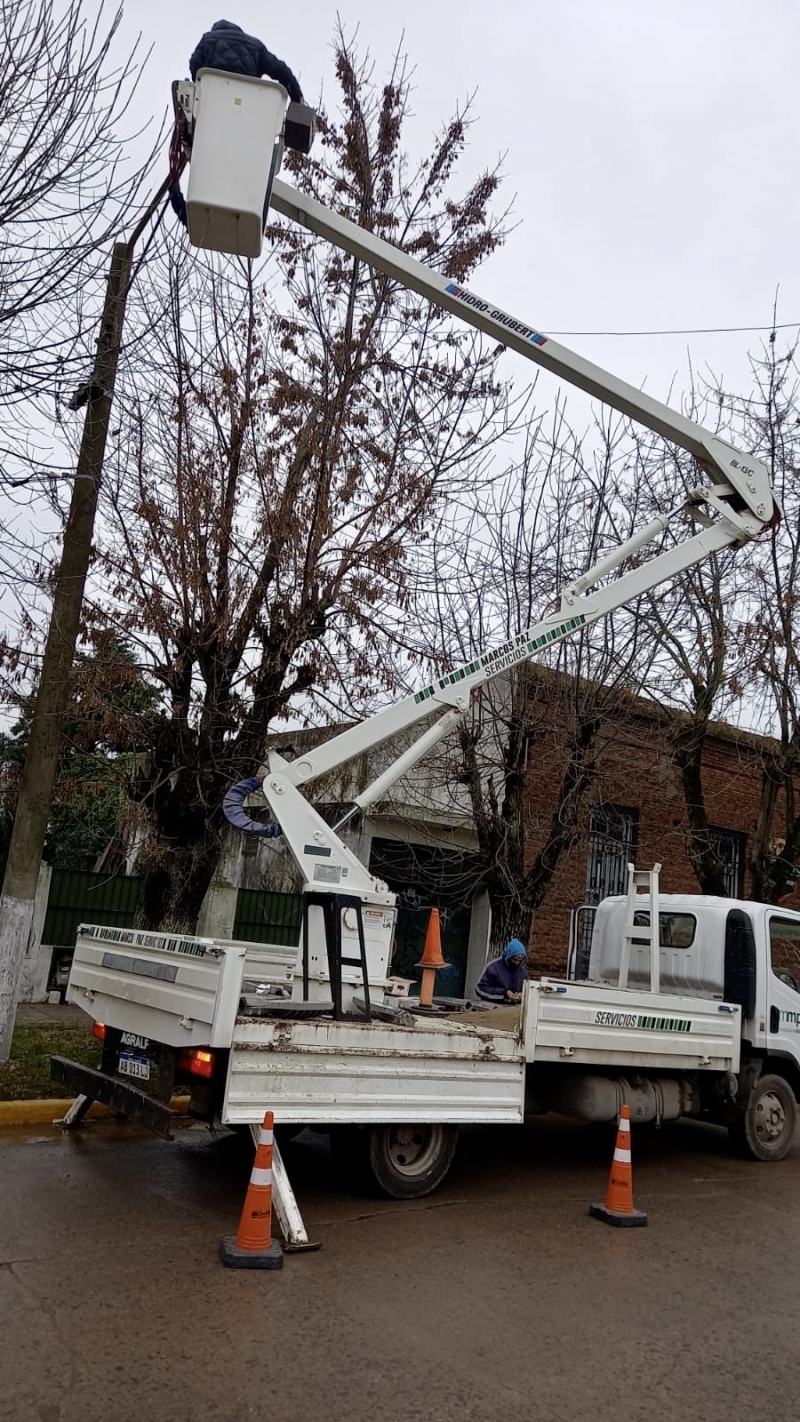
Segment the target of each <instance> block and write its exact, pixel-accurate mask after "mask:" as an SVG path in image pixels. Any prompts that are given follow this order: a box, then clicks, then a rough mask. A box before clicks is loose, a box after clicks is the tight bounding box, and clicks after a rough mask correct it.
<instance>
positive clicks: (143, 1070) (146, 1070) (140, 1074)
mask: <svg viewBox="0 0 800 1422" xmlns="http://www.w3.org/2000/svg"><path fill="white" fill-rule="evenodd" d="M117 1070H118V1071H119V1073H120V1075H121V1076H133V1077H135V1078H136V1080H137V1081H149V1080H150V1063H149V1061H148V1060H147V1057H134V1056H131V1054H130V1052H120V1054H119V1064H118V1067H117Z"/></svg>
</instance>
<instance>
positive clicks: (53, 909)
mask: <svg viewBox="0 0 800 1422" xmlns="http://www.w3.org/2000/svg"><path fill="white" fill-rule="evenodd" d="M139 883H140V880H139V879H135V878H124V877H123V876H121V875H120V876H119V877H116V876H112V877H109V875H108V874H84V873H82V872H81V871H80V870H78V869H54V870H53V877H52V879H51V880H50V895H49V897H48V900H47V914H46V915H45V920H44V932H43V934H42V942H43V943H52V944H53V945H54V946H58V947H65V948H66V947H72V945H73V944H74V942H75V939H76V937H77V934H78V924H79V923H105V924H108V925H109V927H111V928H131V927H132V926H133V915H134V911H135V909H136V899H137V896H138V893H139Z"/></svg>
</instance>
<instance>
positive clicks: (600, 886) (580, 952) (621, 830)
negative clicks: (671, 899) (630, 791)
mask: <svg viewBox="0 0 800 1422" xmlns="http://www.w3.org/2000/svg"><path fill="white" fill-rule="evenodd" d="M636 822H637V812H636V810H626V809H623V807H622V806H621V805H611V804H605V805H595V807H594V809H593V810H592V815H591V819H590V821H589V858H588V861H587V865H586V902H585V903H583V904H580V905H578V906H577V907H576V908H575V909H573V911H572V926H571V942H570V963H571V964H572V965H573V966H572V967H571V972H572V973H573V975H574V976H575V977H576V978H577V979H578V980H579V981H581V980H583V979H584V978H585V977H586V975H587V973H588V971H589V957H590V954H591V948H592V929H593V927H594V913H595V907H596V905H597V904H599V902H600V900H601V899H606V898H608V897H609V895H611V894H624V893H625V892H626V890H627V887H628V865H629V864H632V863H634V861H635V855H636Z"/></svg>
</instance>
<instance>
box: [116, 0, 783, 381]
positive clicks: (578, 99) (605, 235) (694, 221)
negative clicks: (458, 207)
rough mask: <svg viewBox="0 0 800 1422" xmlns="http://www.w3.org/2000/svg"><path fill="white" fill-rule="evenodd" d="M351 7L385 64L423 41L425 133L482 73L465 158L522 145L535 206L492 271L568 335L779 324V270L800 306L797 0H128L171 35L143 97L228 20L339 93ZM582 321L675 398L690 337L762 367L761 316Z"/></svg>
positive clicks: (155, 91) (380, 65) (594, 325)
mask: <svg viewBox="0 0 800 1422" xmlns="http://www.w3.org/2000/svg"><path fill="white" fill-rule="evenodd" d="M337 9H338V13H339V15H340V16H341V20H342V22H343V24H344V26H345V28H346V30H348V31H352V30H355V29H356V28H358V31H359V37H360V41H361V43H362V45H363V46H365V47H368V48H369V50H370V51H371V53H372V55H373V58H374V60H375V64H376V69H377V72H378V73H379V74H381V75H382V74H383V73H384V72H385V71H386V70H387V69H388V66H389V65H390V63H391V59H392V55H393V53H394V50H395V49H396V47H397V46H398V45H399V44H401V43H402V45H403V47H404V49H405V50H406V52H407V53H408V55H409V57H410V58H411V60H412V62H413V64H414V66H415V77H414V99H413V103H414V111H415V115H416V118H415V123H414V126H413V142H414V145H415V147H416V149H417V151H418V152H419V153H421V152H423V151H424V146H425V144H426V143H427V142H428V141H429V135H430V134H431V133H432V132H433V131H435V130H436V129H437V128H439V127H440V126H441V124H442V122H443V121H444V119H445V118H446V117H447V116H448V115H449V114H450V113H451V111H452V110H453V108H454V106H455V105H456V104H457V103H459V102H463V100H464V99H465V98H466V96H467V95H469V94H471V93H473V92H475V94H476V101H475V108H474V112H475V115H476V122H475V125H474V128H473V131H472V141H471V149H470V154H469V158H468V160H467V164H468V166H467V164H465V167H464V169H463V171H464V173H465V175H467V176H469V177H471V176H472V175H473V173H474V172H477V171H478V170H479V169H480V168H482V167H485V166H486V165H487V164H494V163H495V161H496V160H497V158H498V156H499V155H501V154H502V155H504V170H505V173H506V182H505V187H504V191H505V194H506V195H507V197H508V198H509V199H511V198H513V199H514V212H515V216H516V219H517V223H518V225H517V228H516V230H515V231H514V232H513V234H512V235H511V237H510V239H509V241H508V243H507V245H506V247H505V249H504V250H503V251H502V252H500V253H498V254H496V255H495V256H494V257H493V258H492V259H491V261H490V262H488V263H487V264H486V266H485V267H484V268H483V269H482V271H481V273H480V275H479V276H477V277H476V278H473V280H472V282H471V285H472V287H473V289H475V290H477V291H479V292H480V293H481V295H485V296H489V297H491V298H492V300H493V301H495V302H496V303H498V304H500V305H502V306H504V307H505V308H506V309H509V310H511V311H512V312H514V313H515V314H516V315H518V316H520V317H522V318H524V319H525V320H526V322H528V323H529V324H530V325H533V326H536V327H538V329H539V330H542V331H544V332H547V333H550V334H553V335H557V334H558V333H561V332H573V331H577V332H589V331H592V332H593V331H640V330H660V329H663V328H669V329H674V328H678V329H680V330H685V329H687V328H696V327H703V328H710V327H721V326H724V327H730V326H734V327H740V326H763V325H767V324H768V323H769V321H770V319H771V311H772V303H773V299H774V296H775V292H776V289H777V288H780V295H779V319H780V320H783V321H787V322H791V321H796V322H800V263H799V262H798V228H799V227H800V198H799V197H798V162H797V155H798V149H799V148H800V144H798V128H799V127H800V117H799V116H798V103H797V64H798V54H800V4H798V3H797V0H762V4H760V5H757V4H755V3H754V0H646V3H642V0H557V3H553V0H551V3H549V4H542V3H538V4H537V3H535V0H534V2H533V3H528V4H523V3H511V0H494V3H493V4H486V3H485V0H484V2H483V3H478V0H404V3H402V4H397V5H379V4H377V3H376V2H375V0H371V3H367V0H340V3H339V5H338V6H337V4H336V3H332V2H331V0H305V3H303V4H297V5H293V6H289V5H287V6H280V7H279V6H274V5H272V6H266V5H264V4H258V3H255V0H238V3H233V4H231V5H230V6H229V7H228V8H226V9H224V10H221V9H220V8H219V4H218V3H217V0H169V3H165V0H126V19H125V26H126V30H125V35H126V39H127V38H128V37H130V36H132V35H133V34H134V33H135V32H137V31H141V33H142V37H143V42H144V43H145V44H146V45H149V44H152V45H153V46H154V50H153V54H152V57H151V59H150V61H149V63H148V66H147V71H146V76H145V79H144V83H143V88H142V92H141V96H140V103H141V105H142V108H143V109H146V110H147V111H149V112H153V113H154V114H157V115H160V114H161V113H162V112H163V109H164V107H165V106H166V104H167V103H168V102H169V84H170V81H171V80H172V79H173V78H177V77H184V76H188V58H189V54H190V53H191V51H192V49H193V48H194V45H195V43H196V41H197V39H198V38H199V36H200V34H201V32H202V31H203V30H204V29H206V28H209V27H210V25H211V24H212V23H213V22H214V21H215V20H218V19H221V18H226V19H229V20H233V21H235V22H236V23H237V24H241V25H242V26H243V27H244V28H245V29H248V30H249V31H250V32H251V33H255V34H258V35H259V37H260V38H262V39H263V40H264V42H265V43H266V44H267V45H268V46H269V47H270V48H271V49H273V50H274V51H275V53H276V54H278V55H280V57H281V58H283V59H285V60H286V61H287V62H288V63H289V64H290V65H291V66H292V68H293V69H294V70H295V72H296V73H297V74H298V77H299V78H300V81H301V83H302V87H303V90H304V93H305V95H306V97H307V98H308V99H309V100H310V101H312V102H313V101H315V100H316V99H317V97H318V96H320V95H322V96H324V97H325V98H326V99H327V100H328V101H329V102H333V101H335V96H336V85H335V79H334V75H333V68H332V54H331V38H332V34H333V29H334V26H335V23H336V15H337ZM786 334H787V336H790V335H791V334H792V333H791V332H788V333H786ZM560 339H562V340H563V341H564V343H565V344H566V345H568V346H571V347H572V348H573V349H575V350H578V351H581V352H582V353H584V354H586V355H587V356H589V357H590V358H591V359H593V360H595V361H597V362H598V363H599V364H601V365H604V366H605V367H606V368H607V369H609V370H611V371H613V372H615V373H616V374H619V375H621V376H624V377H625V378H626V379H628V380H631V381H633V382H634V383H636V384H641V383H642V382H646V384H647V388H648V389H649V391H650V392H651V393H652V394H655V395H658V396H660V397H664V396H666V393H667V390H668V387H669V384H670V382H671V381H672V379H673V377H675V376H676V375H677V378H678V388H684V387H685V385H686V368H687V348H690V349H691V355H692V359H693V361H694V364H695V366H697V367H701V366H703V365H708V366H710V367H711V368H713V369H714V371H716V372H717V373H718V374H721V375H722V376H723V377H724V378H725V380H726V382H727V384H728V386H729V388H730V387H738V388H742V387H743V386H746V385H747V384H748V383H749V382H748V374H747V360H746V354H747V350H748V348H754V347H755V346H756V345H757V343H758V341H759V336H758V335H757V334H755V333H753V334H748V333H741V334H724V335H723V334H717V335H712V334H707V335H705V334H704V335H690V336H683V335H681V336H670V337H663V336H659V337H627V338H619V337H610V336H606V337H590V336H583V335H580V336H579V335H569V336H567V335H563V336H561V337H560ZM509 359H511V360H513V361H514V363H515V365H518V366H519V367H520V374H523V373H524V374H528V373H529V372H528V371H523V369H522V367H523V366H524V363H523V362H522V361H521V360H520V359H518V358H516V357H509Z"/></svg>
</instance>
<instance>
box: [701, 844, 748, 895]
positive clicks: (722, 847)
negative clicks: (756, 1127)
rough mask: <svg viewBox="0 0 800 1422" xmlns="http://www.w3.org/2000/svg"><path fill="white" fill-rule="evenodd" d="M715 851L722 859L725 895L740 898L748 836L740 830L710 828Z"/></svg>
mask: <svg viewBox="0 0 800 1422" xmlns="http://www.w3.org/2000/svg"><path fill="white" fill-rule="evenodd" d="M710 835H711V843H712V845H713V847H714V852H715V854H716V855H717V856H718V858H719V859H721V860H722V864H723V874H724V877H725V895H726V897H727V898H729V899H740V898H741V897H742V895H743V893H744V849H745V843H746V840H747V836H746V835H744V834H740V833H739V831H738V830H727V829H717V828H716V826H714V827H712V828H711V830H710Z"/></svg>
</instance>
